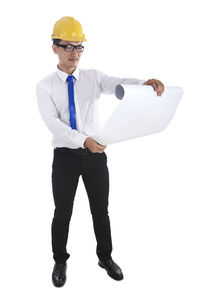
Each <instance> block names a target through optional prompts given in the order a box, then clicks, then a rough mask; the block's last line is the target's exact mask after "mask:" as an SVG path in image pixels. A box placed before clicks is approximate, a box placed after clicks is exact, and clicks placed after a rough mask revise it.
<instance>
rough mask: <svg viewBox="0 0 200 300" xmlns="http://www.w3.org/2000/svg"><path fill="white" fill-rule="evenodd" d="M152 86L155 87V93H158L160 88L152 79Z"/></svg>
mask: <svg viewBox="0 0 200 300" xmlns="http://www.w3.org/2000/svg"><path fill="white" fill-rule="evenodd" d="M150 85H151V86H152V87H153V89H154V91H156V92H158V86H157V84H156V81H155V79H151V81H150Z"/></svg>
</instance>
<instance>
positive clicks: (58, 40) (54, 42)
mask: <svg viewBox="0 0 200 300" xmlns="http://www.w3.org/2000/svg"><path fill="white" fill-rule="evenodd" d="M52 41H53V44H54V45H57V44H59V43H60V41H62V40H61V39H52Z"/></svg>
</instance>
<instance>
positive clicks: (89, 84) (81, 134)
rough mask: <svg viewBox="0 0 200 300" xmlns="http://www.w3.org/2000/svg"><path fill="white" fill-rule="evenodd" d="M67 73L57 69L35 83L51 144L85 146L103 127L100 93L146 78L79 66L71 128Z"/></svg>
mask: <svg viewBox="0 0 200 300" xmlns="http://www.w3.org/2000/svg"><path fill="white" fill-rule="evenodd" d="M67 76H68V74H67V73H65V72H63V71H61V70H60V69H59V68H58V65H57V70H56V71H55V72H53V73H51V74H49V75H48V76H46V77H45V78H43V79H42V80H40V81H39V82H38V83H37V85H36V95H37V103H38V108H39V112H40V115H41V117H42V119H43V121H44V122H45V124H46V125H47V127H48V128H49V130H50V131H51V133H52V134H53V139H52V146H53V147H54V148H56V147H68V148H72V149H75V148H79V147H81V148H85V147H84V145H83V144H84V142H85V140H86V138H87V137H89V136H91V135H92V134H94V133H95V131H96V130H97V129H98V128H99V127H100V119H99V111H98V101H99V98H100V95H101V93H105V94H114V93H115V87H116V85H117V84H122V83H127V84H143V83H144V82H145V80H139V79H133V78H117V77H111V76H108V75H106V74H105V73H103V72H101V71H98V70H95V69H80V68H76V70H75V71H74V73H73V76H74V77H75V79H74V104H75V117H76V127H77V130H76V129H72V128H71V127H70V121H69V117H70V116H69V100H68V82H66V79H67Z"/></svg>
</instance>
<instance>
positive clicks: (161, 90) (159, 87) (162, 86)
mask: <svg viewBox="0 0 200 300" xmlns="http://www.w3.org/2000/svg"><path fill="white" fill-rule="evenodd" d="M155 83H156V85H157V87H158V90H159V92H160V93H161V94H162V93H163V92H164V84H163V83H162V82H161V81H160V80H158V79H155Z"/></svg>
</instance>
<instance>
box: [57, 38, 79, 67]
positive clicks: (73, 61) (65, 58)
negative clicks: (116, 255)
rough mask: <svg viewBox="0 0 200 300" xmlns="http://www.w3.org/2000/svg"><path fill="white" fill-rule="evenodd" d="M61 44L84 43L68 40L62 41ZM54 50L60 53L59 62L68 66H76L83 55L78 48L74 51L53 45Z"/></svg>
mask: <svg viewBox="0 0 200 300" xmlns="http://www.w3.org/2000/svg"><path fill="white" fill-rule="evenodd" d="M59 44H60V45H67V44H71V45H75V46H77V45H82V42H68V41H63V40H62V41H60V43H59ZM52 49H53V52H54V53H55V54H57V55H58V59H59V63H60V64H62V65H63V66H65V67H67V68H76V67H77V65H78V63H79V60H80V57H81V55H82V52H81V53H78V52H77V51H76V49H74V50H73V51H72V52H67V51H65V49H64V48H63V47H57V46H56V45H52Z"/></svg>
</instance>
